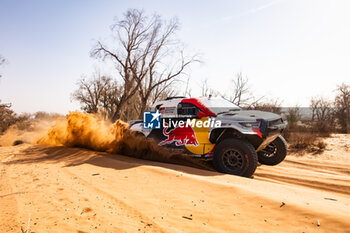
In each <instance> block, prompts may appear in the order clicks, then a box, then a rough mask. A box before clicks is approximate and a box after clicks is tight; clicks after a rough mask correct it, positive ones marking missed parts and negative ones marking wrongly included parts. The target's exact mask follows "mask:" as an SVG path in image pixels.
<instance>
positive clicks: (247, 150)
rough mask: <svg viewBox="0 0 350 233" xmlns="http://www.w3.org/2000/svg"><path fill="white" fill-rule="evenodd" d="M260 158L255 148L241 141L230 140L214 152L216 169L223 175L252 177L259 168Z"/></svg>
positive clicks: (217, 147)
mask: <svg viewBox="0 0 350 233" xmlns="http://www.w3.org/2000/svg"><path fill="white" fill-rule="evenodd" d="M257 163H258V157H257V154H256V152H255V149H254V147H253V146H252V145H251V144H250V143H248V142H246V141H244V140H240V139H235V138H228V139H225V140H223V141H222V142H220V143H219V144H218V145H217V146H216V148H215V151H214V157H213V165H214V168H215V169H216V170H217V171H219V172H223V173H227V174H233V175H239V176H245V177H251V176H252V175H253V174H254V172H255V169H256V167H257Z"/></svg>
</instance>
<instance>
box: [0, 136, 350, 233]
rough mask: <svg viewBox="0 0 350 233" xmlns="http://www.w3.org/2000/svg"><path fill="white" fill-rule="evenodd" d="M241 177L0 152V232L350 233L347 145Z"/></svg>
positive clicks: (37, 148)
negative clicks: (250, 175)
mask: <svg viewBox="0 0 350 233" xmlns="http://www.w3.org/2000/svg"><path fill="white" fill-rule="evenodd" d="M327 143H328V149H327V150H326V151H325V152H324V153H322V154H317V155H312V154H305V155H304V156H298V155H296V154H291V155H289V156H287V159H286V160H285V161H284V162H282V163H281V164H279V165H277V166H274V167H270V166H263V165H262V166H259V167H258V169H257V171H256V173H255V175H254V177H253V178H243V177H238V176H232V175H225V174H220V173H218V172H213V171H207V170H201V169H196V168H192V167H187V166H181V165H174V164H167V163H160V162H152V161H146V160H140V159H136V158H130V157H126V156H122V155H114V154H109V153H102V152H95V151H91V150H86V149H80V148H67V147H63V146H45V145H30V144H23V145H19V146H9V147H0V232H21V228H22V230H23V231H24V232H25V230H26V229H27V227H28V226H29V228H30V231H29V232H350V151H349V148H350V137H349V135H334V136H333V137H332V138H329V139H327Z"/></svg>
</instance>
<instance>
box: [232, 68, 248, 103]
mask: <svg viewBox="0 0 350 233" xmlns="http://www.w3.org/2000/svg"><path fill="white" fill-rule="evenodd" d="M232 82H233V84H234V89H233V91H232V92H231V96H230V97H229V99H230V101H231V102H232V103H234V104H236V105H238V106H242V105H246V104H248V102H249V101H251V100H252V98H253V97H252V95H251V93H250V90H249V87H248V78H247V77H246V78H244V77H243V74H242V72H239V73H237V74H236V76H235V78H234V79H233V80H232Z"/></svg>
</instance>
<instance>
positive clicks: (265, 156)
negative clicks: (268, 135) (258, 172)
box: [258, 135, 287, 166]
mask: <svg viewBox="0 0 350 233" xmlns="http://www.w3.org/2000/svg"><path fill="white" fill-rule="evenodd" d="M271 151H273V153H270V154H269V153H267V152H271ZM286 155H287V142H286V140H285V139H284V138H283V137H282V136H281V135H280V136H278V137H277V138H276V139H275V140H274V141H272V142H271V143H270V144H269V145H267V147H266V148H265V149H263V150H261V151H259V152H258V159H259V162H260V163H261V164H265V165H270V166H273V165H277V164H279V163H280V162H282V161H283V160H284V159H285V158H286Z"/></svg>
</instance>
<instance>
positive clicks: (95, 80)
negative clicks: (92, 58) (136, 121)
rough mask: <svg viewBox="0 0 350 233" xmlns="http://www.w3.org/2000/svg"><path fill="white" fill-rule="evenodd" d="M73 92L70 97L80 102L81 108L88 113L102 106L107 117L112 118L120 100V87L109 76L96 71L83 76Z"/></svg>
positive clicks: (95, 111)
mask: <svg viewBox="0 0 350 233" xmlns="http://www.w3.org/2000/svg"><path fill="white" fill-rule="evenodd" d="M77 85H78V89H77V90H76V91H75V92H73V94H72V99H73V100H75V101H78V102H79V103H80V104H81V109H82V110H83V111H85V112H88V113H97V112H98V111H100V110H101V108H103V111H104V112H105V113H106V115H107V118H112V117H113V114H114V112H115V109H116V108H117V104H118V103H119V101H120V93H121V91H120V87H119V86H118V84H117V82H116V81H115V80H113V79H112V78H110V77H106V76H102V75H101V74H100V73H99V72H98V71H97V72H95V73H94V74H93V76H92V77H91V78H86V77H83V78H81V79H80V80H79V81H78V83H77Z"/></svg>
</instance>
